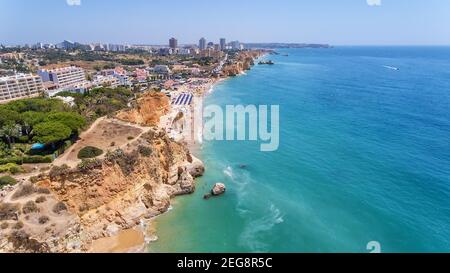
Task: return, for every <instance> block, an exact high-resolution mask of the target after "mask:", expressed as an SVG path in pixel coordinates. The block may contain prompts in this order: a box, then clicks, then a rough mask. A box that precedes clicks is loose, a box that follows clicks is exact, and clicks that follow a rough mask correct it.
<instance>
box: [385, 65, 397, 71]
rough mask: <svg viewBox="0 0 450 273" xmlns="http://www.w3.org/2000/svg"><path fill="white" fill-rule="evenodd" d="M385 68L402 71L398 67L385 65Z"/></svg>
mask: <svg viewBox="0 0 450 273" xmlns="http://www.w3.org/2000/svg"><path fill="white" fill-rule="evenodd" d="M383 67H384V68H387V69H391V70H400V69H399V68H398V67H395V66H389V65H383Z"/></svg>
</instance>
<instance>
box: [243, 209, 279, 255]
mask: <svg viewBox="0 0 450 273" xmlns="http://www.w3.org/2000/svg"><path fill="white" fill-rule="evenodd" d="M283 222H284V219H283V215H282V213H281V211H280V210H279V209H278V208H277V207H276V206H275V205H274V204H270V207H269V210H268V213H267V214H265V215H264V216H262V217H260V218H257V219H254V220H252V221H250V222H249V223H248V224H247V225H246V227H245V229H244V231H243V232H242V233H241V236H240V240H241V244H242V245H244V246H245V247H248V248H249V249H250V250H251V251H252V252H266V251H268V249H267V247H268V244H267V243H265V242H264V241H262V240H261V236H262V235H264V233H267V232H268V231H270V230H271V229H272V228H273V227H274V226H276V225H279V224H281V223H283Z"/></svg>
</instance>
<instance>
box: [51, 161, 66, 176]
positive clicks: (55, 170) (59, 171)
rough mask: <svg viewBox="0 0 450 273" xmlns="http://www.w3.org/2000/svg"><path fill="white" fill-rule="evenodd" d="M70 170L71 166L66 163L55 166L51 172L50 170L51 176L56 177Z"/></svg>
mask: <svg viewBox="0 0 450 273" xmlns="http://www.w3.org/2000/svg"><path fill="white" fill-rule="evenodd" d="M69 171H70V167H69V166H67V165H66V164H64V165H61V166H54V167H53V168H52V169H51V170H50V172H49V176H50V178H55V177H59V176H63V175H67V174H68V173H69Z"/></svg>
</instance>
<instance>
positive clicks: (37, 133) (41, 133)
mask: <svg viewBox="0 0 450 273" xmlns="http://www.w3.org/2000/svg"><path fill="white" fill-rule="evenodd" d="M33 132H34V137H33V140H34V141H36V142H39V143H45V144H53V143H55V142H58V141H62V140H65V139H68V138H69V137H70V134H71V132H72V131H71V130H70V128H69V127H67V126H66V125H64V124H63V123H61V122H54V121H50V122H43V123H39V124H38V125H36V126H35V127H34V129H33Z"/></svg>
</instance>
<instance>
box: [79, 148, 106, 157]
mask: <svg viewBox="0 0 450 273" xmlns="http://www.w3.org/2000/svg"><path fill="white" fill-rule="evenodd" d="M102 154H103V150H101V149H99V148H97V147H92V146H87V147H84V148H83V149H81V150H80V151H79V152H78V158H79V159H88V158H95V157H97V156H100V155H102Z"/></svg>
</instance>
